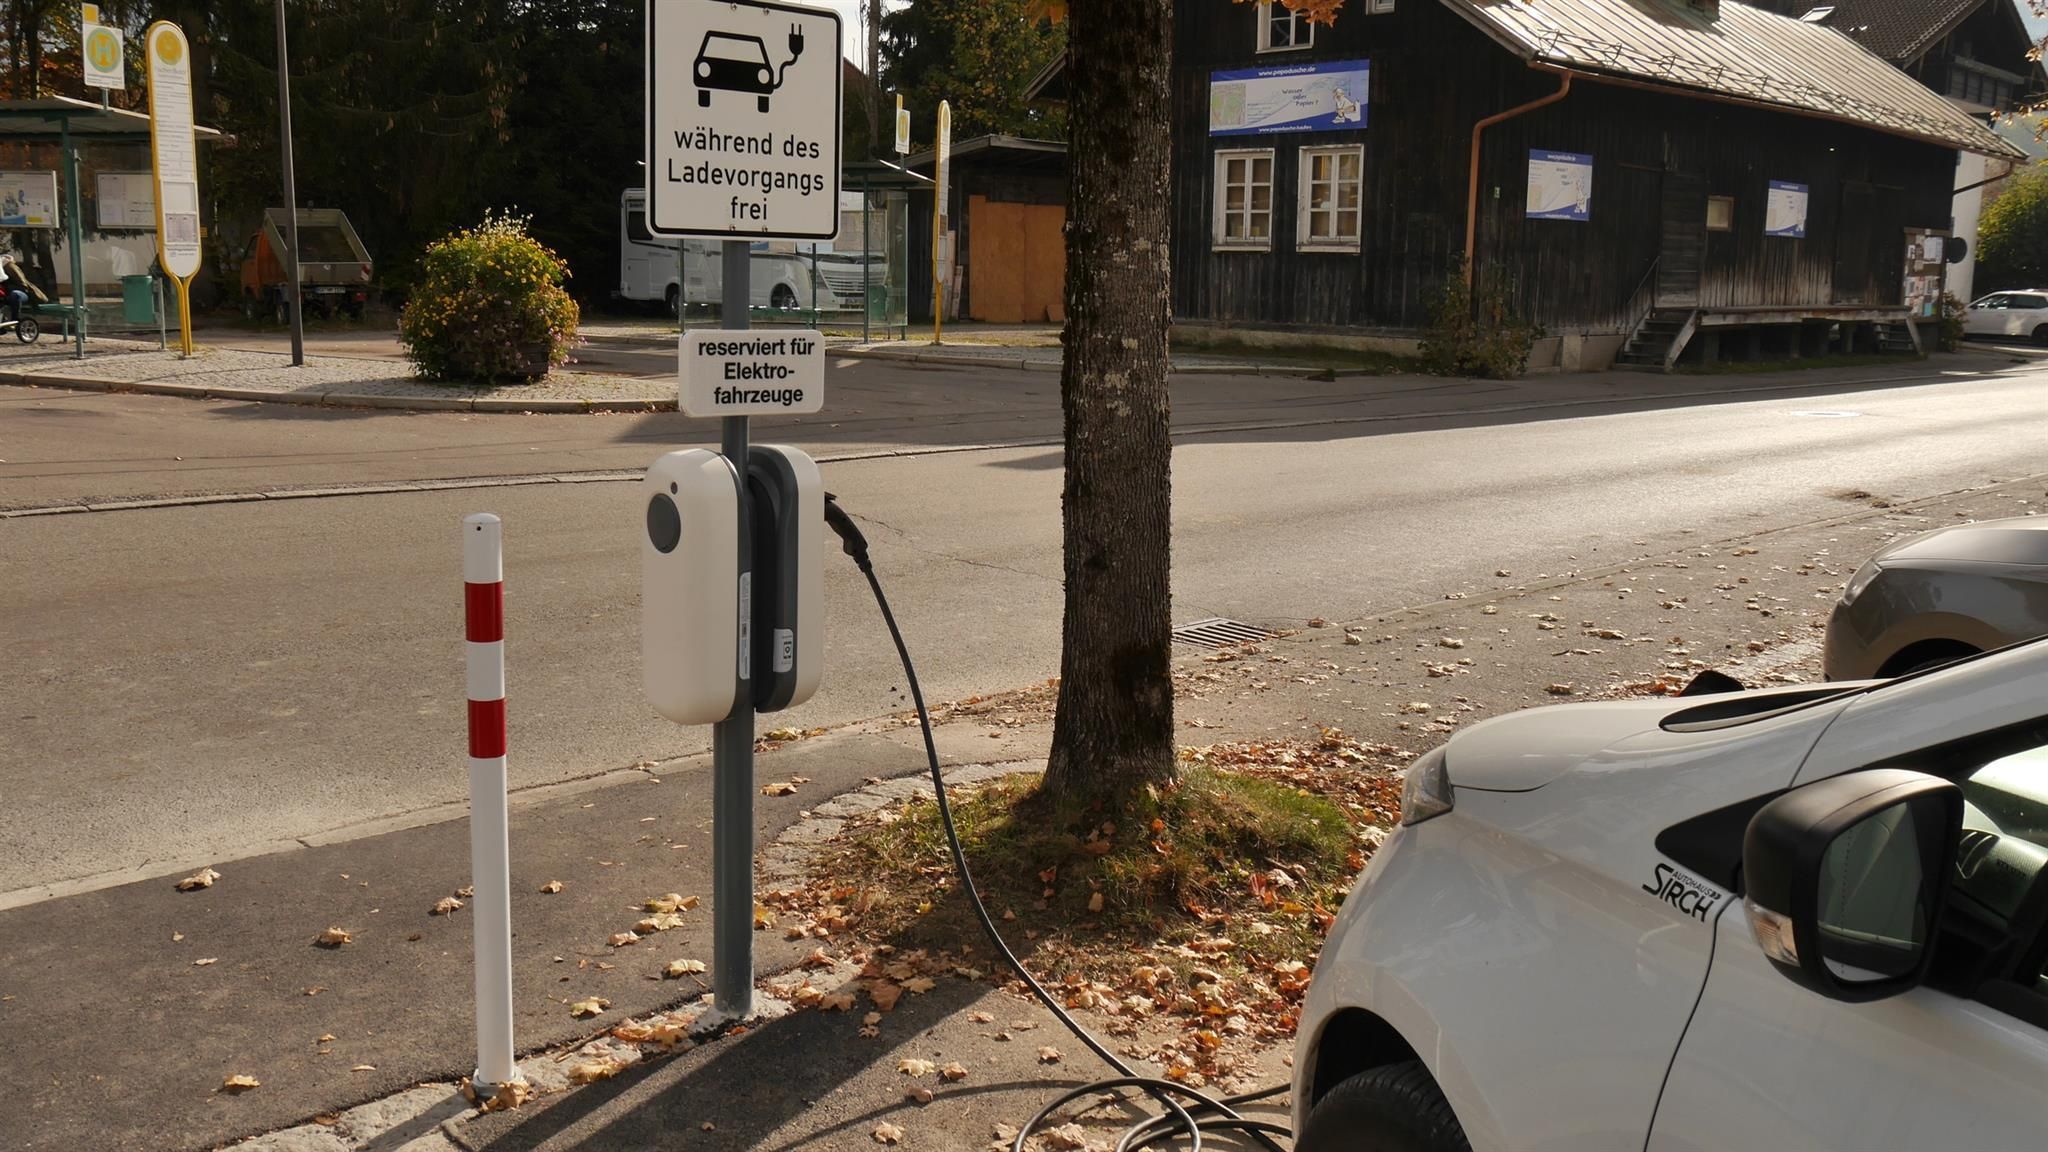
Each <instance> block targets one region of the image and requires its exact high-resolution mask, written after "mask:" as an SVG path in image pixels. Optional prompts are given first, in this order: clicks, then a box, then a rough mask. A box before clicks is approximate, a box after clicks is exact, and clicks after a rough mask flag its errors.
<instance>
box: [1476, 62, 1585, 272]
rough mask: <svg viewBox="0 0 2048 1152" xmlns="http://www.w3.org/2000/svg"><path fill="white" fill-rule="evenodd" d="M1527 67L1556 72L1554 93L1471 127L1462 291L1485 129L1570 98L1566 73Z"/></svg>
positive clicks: (1497, 114) (1477, 237)
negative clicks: (1480, 152) (1481, 142)
mask: <svg viewBox="0 0 2048 1152" xmlns="http://www.w3.org/2000/svg"><path fill="white" fill-rule="evenodd" d="M1529 66H1530V67H1531V68H1535V69H1537V70H1539V71H1544V72H1550V71H1556V72H1557V74H1558V75H1559V76H1560V77H1562V79H1560V80H1559V81H1558V85H1557V91H1555V92H1552V93H1551V94H1550V95H1548V96H1539V97H1537V98H1536V99H1534V100H1531V101H1529V102H1528V103H1527V104H1518V105H1516V106H1515V107H1513V108H1510V109H1508V110H1507V111H1505V112H1496V113H1494V114H1493V115H1491V116H1488V117H1486V118H1485V119H1483V120H1481V121H1479V122H1478V123H1477V124H1474V125H1472V164H1471V181H1470V186H1469V187H1468V188H1467V189H1466V192H1465V287H1467V288H1470V287H1471V286H1472V258H1473V256H1474V255H1475V253H1476V252H1477V250H1478V247H1479V143H1480V138H1481V137H1482V136H1484V135H1485V133H1486V130H1487V129H1488V128H1491V127H1493V126H1494V125H1495V124H1499V123H1500V122H1502V121H1504V120H1512V119H1514V118H1515V117H1517V116H1520V115H1522V114H1523V113H1525V112H1534V111H1535V110H1536V109H1538V108H1541V107H1543V106H1545V105H1547V104H1555V103H1557V102H1558V101H1560V100H1562V99H1564V98H1565V97H1566V96H1568V95H1570V94H1571V90H1572V73H1570V72H1566V71H1564V70H1562V69H1551V68H1546V67H1544V66H1543V65H1540V64H1534V63H1532V64H1530V65H1529Z"/></svg>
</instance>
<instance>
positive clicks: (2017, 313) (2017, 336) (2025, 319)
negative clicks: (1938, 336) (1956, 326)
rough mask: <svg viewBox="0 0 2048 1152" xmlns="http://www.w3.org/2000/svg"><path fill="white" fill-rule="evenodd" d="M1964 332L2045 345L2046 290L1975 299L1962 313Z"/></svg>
mask: <svg viewBox="0 0 2048 1152" xmlns="http://www.w3.org/2000/svg"><path fill="white" fill-rule="evenodd" d="M1963 335H1964V336H1965V337H1969V336H1985V337H1990V338H1993V339H2000V338H2002V339H2008V340H2032V341H2033V342H2034V343H2036V344H2048V289H2030V290H2026V291H2015V292H1993V293H1992V294H1991V295H1989V296H1983V297H1980V298H1978V299H1977V300H1976V301H1975V302H1973V303H1972V304H1971V305H1970V307H1969V309H1968V310H1967V311H1965V312H1964V313H1963Z"/></svg>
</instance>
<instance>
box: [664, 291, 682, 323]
mask: <svg viewBox="0 0 2048 1152" xmlns="http://www.w3.org/2000/svg"><path fill="white" fill-rule="evenodd" d="M666 299H667V302H668V314H669V315H670V316H673V317H675V318H676V319H678V320H680V319H682V316H683V290H682V289H681V288H678V287H677V286H675V285H674V284H671V285H669V286H668V295H667V297H666Z"/></svg>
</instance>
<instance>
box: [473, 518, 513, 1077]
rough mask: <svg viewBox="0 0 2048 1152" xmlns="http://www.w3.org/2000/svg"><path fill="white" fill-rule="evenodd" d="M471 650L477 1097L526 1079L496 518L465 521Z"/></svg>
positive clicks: (502, 598)
mask: <svg viewBox="0 0 2048 1152" xmlns="http://www.w3.org/2000/svg"><path fill="white" fill-rule="evenodd" d="M462 581H463V585H462V591H463V596H462V599H463V617H464V619H465V621H466V629H465V635H466V636H467V638H468V644H467V645H466V647H467V648H468V651H469V868H470V883H471V884H473V885H474V886H475V892H474V895H473V896H472V897H471V900H470V909H471V911H472V912H473V913H474V914H475V919H474V928H475V933H476V1074H475V1075H474V1076H472V1077H470V1079H471V1081H472V1083H474V1084H475V1085H476V1088H477V1091H478V1092H479V1093H480V1094H482V1095H484V1096H490V1095H492V1094H494V1093H495V1092H496V1091H497V1089H498V1088H499V1087H501V1086H503V1085H505V1084H510V1083H513V1082H515V1081H517V1080H519V1079H521V1077H520V1075H519V1069H518V1067H517V1065H515V1064H514V1063H513V1062H512V856H511V845H510V840H509V831H508V827H509V825H510V823H511V815H510V813H509V812H508V810H507V799H506V782H505V557H504V547H503V538H502V528H501V525H500V523H499V521H498V518H497V517H496V516H493V515H491V514H490V513H488V512H479V513H477V514H475V515H474V516H470V517H467V518H465V519H464V520H463V521H462Z"/></svg>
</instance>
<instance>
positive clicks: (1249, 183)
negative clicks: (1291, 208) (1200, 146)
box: [1215, 148, 1273, 251]
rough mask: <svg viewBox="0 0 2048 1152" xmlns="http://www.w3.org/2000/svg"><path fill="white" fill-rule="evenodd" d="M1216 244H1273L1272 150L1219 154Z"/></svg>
mask: <svg viewBox="0 0 2048 1152" xmlns="http://www.w3.org/2000/svg"><path fill="white" fill-rule="evenodd" d="M1215 226H1216V247H1218V248H1246V249H1252V250H1256V251H1264V250H1266V249H1268V248H1271V247H1272V246H1273V150H1272V149H1270V148H1263V149H1232V150H1230V151H1227V152H1218V153H1216V220H1215Z"/></svg>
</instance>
